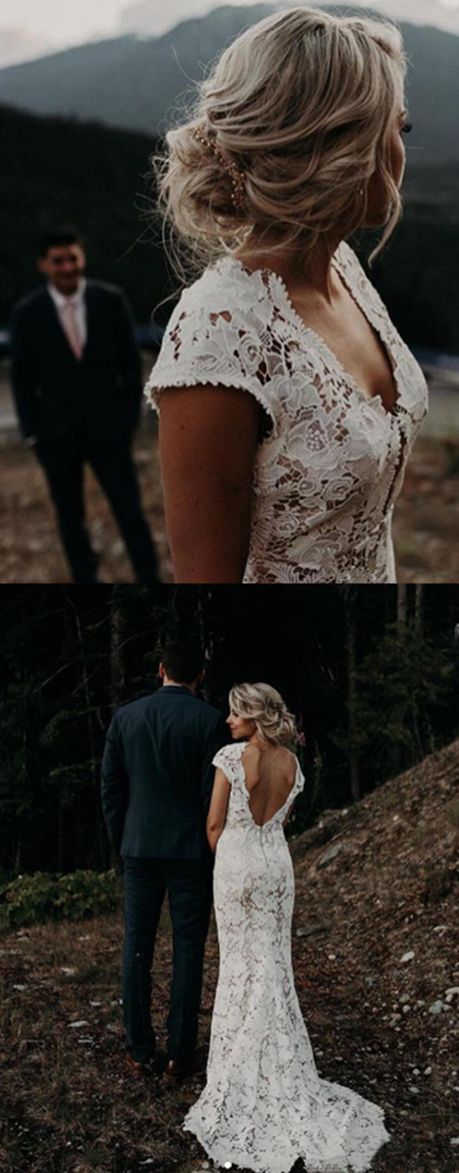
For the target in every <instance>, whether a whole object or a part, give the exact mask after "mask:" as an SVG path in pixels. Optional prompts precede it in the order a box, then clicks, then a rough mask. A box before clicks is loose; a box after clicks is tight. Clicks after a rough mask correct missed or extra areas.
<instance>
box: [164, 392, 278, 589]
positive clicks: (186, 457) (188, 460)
mask: <svg viewBox="0 0 459 1173" xmlns="http://www.w3.org/2000/svg"><path fill="white" fill-rule="evenodd" d="M259 410H260V409H259V407H258V404H257V402H256V400H255V399H254V398H253V396H252V395H249V394H247V393H246V392H245V391H241V390H237V389H235V388H234V389H233V388H228V387H209V386H207V387H204V386H203V387H170V388H168V389H167V390H165V391H163V392H162V394H161V415H160V425H159V448H160V459H161V469H162V479H163V489H164V501H165V508H166V524H167V531H168V536H169V543H170V547H171V554H172V563H173V569H174V578H175V581H176V582H188V583H189V582H241V581H242V577H243V573H244V567H245V563H246V560H247V553H248V547H249V536H250V514H251V494H252V479H253V466H254V461H255V452H256V446H257V437H258V427H259Z"/></svg>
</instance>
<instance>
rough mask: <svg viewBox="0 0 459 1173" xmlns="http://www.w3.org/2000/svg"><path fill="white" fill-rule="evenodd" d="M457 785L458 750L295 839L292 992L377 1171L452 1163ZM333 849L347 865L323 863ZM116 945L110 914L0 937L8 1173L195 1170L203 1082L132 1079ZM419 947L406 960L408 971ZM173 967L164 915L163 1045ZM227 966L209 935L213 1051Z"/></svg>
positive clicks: (418, 1170) (0, 1087)
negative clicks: (367, 1139)
mask: <svg viewBox="0 0 459 1173" xmlns="http://www.w3.org/2000/svg"><path fill="white" fill-rule="evenodd" d="M458 779H459V742H456V743H454V745H452V746H450V747H448V748H447V749H445V750H442V751H441V752H440V753H438V754H436V755H435V756H434V757H432V758H430V759H427V760H426V762H424V763H423V764H422V765H421V766H419V767H418V768H416V769H415V770H412V771H410V772H409V773H408V774H406V775H404V776H403V777H402V778H400V779H396V780H395V781H393V782H390V783H387V784H386V785H385V786H384V787H383V788H382V789H381V790H379V791H376V792H375V793H374V794H373V795H370V796H369V797H367V798H366V799H364V801H363V802H361V803H360V804H359V805H358V806H357V807H355V808H352V809H351V810H350V811H349V812H347V813H346V812H330V813H329V814H325V815H324V816H322V818H321V819H320V821H319V822H318V824H317V825H316V826H315V827H313V828H312V829H311V830H309V831H307V832H306V833H305V834H304V835H302V836H299V837H298V838H297V839H295V840H294V841H293V843H292V853H293V857H294V864H295V873H296V884H297V901H296V913H295V921H294V934H293V942H294V969H295V979H296V983H297V989H298V995H299V999H300V1003H301V1006H302V1009H303V1012H304V1014H305V1017H306V1021H307V1023H308V1028H309V1031H310V1035H311V1039H312V1042H313V1045H314V1049H315V1054H316V1059H317V1064H318V1067H319V1071H320V1073H321V1075H323V1076H324V1077H326V1078H327V1079H332V1080H335V1081H337V1082H339V1083H343V1084H346V1085H348V1086H350V1087H352V1088H354V1089H355V1090H357V1091H359V1092H360V1093H362V1094H363V1095H365V1096H367V1097H368V1098H370V1099H374V1100H375V1101H376V1102H377V1103H379V1104H381V1105H382V1106H383V1107H384V1108H385V1110H386V1121H387V1125H388V1128H389V1131H390V1133H391V1137H392V1139H391V1142H390V1144H388V1145H386V1146H384V1148H383V1149H382V1150H381V1151H380V1153H379V1154H378V1155H377V1156H376V1158H375V1160H374V1162H373V1166H372V1169H373V1170H374V1173H452V1170H453V1168H454V1154H455V1152H457V1150H455V1149H454V1148H453V1147H451V1145H450V1140H451V1138H452V1137H454V1136H457V1135H458V1128H457V1121H456V1122H455V1121H454V1116H453V1101H454V1089H455V1088H456V1089H457V1087H458V1085H459V1074H458V1070H457V1067H458V1064H457V1040H458V1027H457V1017H456V1013H457V1005H458V1002H459V999H458V998H457V997H456V996H452V997H451V998H450V1000H449V1001H448V1002H447V1001H446V991H447V990H448V989H451V988H452V987H457V986H459V971H458V970H457V969H456V970H455V969H454V957H455V956H456V957H457V941H456V942H455V933H456V934H457V925H458V918H457V901H456V899H455V897H456V894H457V881H458V866H457V857H456V851H457V839H458V831H457V793H458ZM338 844H339V845H340V852H339V854H337V855H336V856H335V858H334V859H333V860H331V861H330V862H328V863H326V862H324V858H325V856H326V853H327V852H328V850H329V848H330V847H331V846H334V847H335V846H337V845H338ZM121 937H122V923H121V917H112V918H106V919H101V920H95V921H92V922H82V923H80V924H77V925H75V924H72V925H68V924H61V925H53V926H51V925H45V926H37V927H34V928H31V929H27V930H21V931H20V932H15V933H10V934H8V935H6V936H4V937H3V938H1V939H0V951H1V953H0V962H1V972H2V974H3V979H2V980H3V1001H2V1010H1V1016H2V1020H1V1021H2V1040H3V1041H2V1044H1V1052H0V1096H1V1101H0V1102H1V1104H2V1115H3V1135H2V1139H1V1140H0V1164H1V1168H2V1169H4V1170H5V1173H141V1171H143V1170H148V1171H149V1170H152V1171H153V1173H159V1171H161V1173H169V1171H172V1170H177V1173H191V1171H192V1170H196V1169H198V1168H200V1167H201V1158H202V1152H201V1151H200V1150H199V1146H198V1145H197V1144H194V1143H193V1141H192V1139H191V1138H190V1137H189V1135H188V1134H184V1133H183V1132H182V1129H181V1122H182V1120H183V1117H184V1115H185V1112H186V1110H187V1108H188V1106H189V1105H190V1104H191V1103H192V1102H193V1101H194V1100H195V1099H196V1097H197V1095H198V1094H199V1090H200V1088H201V1086H202V1079H199V1078H194V1079H193V1080H190V1081H187V1082H186V1083H185V1084H184V1085H183V1087H182V1088H181V1089H178V1090H175V1091H174V1090H170V1089H167V1088H166V1087H165V1086H163V1085H162V1084H161V1081H159V1080H157V1079H152V1080H151V1081H148V1082H146V1083H142V1084H140V1085H139V1084H137V1083H136V1082H132V1080H131V1078H130V1077H129V1076H128V1075H127V1074H126V1072H125V1069H124V1065H123V1037H122V1030H121V1022H120V1006H119V989H120V962H121V954H120V948H121ZM455 944H456V949H455ZM411 952H413V953H414V957H413V958H412V960H410V961H406V962H404V961H402V958H403V956H404V954H405V953H411ZM170 964H171V958H170V941H169V933H168V921H167V916H166V915H165V916H164V918H163V923H162V930H161V933H160V936H159V940H158V945H157V953H156V964H155V975H157V976H156V982H155V988H154V999H153V1001H154V1010H155V1021H156V1025H157V1027H158V1028H159V1034H160V1040H159V1041H160V1043H161V1042H162V1041H163V1040H164V1036H163V1034H162V1033H161V1032H163V1030H164V1020H165V1014H166V1007H167V996H168V984H169V976H170ZM217 966H218V954H217V943H216V936H215V929H214V927H212V929H211V933H210V937H209V942H208V950H207V961H206V974H205V987H204V996H203V1002H202V1013H201V1046H202V1048H203V1050H202V1053H203V1055H204V1054H205V1050H206V1047H207V1043H208V1033H209V1024H210V1016H211V1009H212V1001H213V994H214V989H215V981H216V976H217ZM66 969H67V970H70V971H73V972H67V973H66V972H65V970H66ZM18 986H20V987H23V988H21V989H18V988H17V987H18ZM438 999H440V1000H442V1002H443V1004H444V1006H445V1007H448V1008H447V1009H444V1010H442V1012H441V1013H440V1014H439V1015H438V1016H435V1015H433V1014H431V1013H430V1007H431V1005H432V1004H433V1003H434V1002H435V1001H437V1000H438ZM405 1006H408V1007H409V1009H408V1010H407V1011H405V1010H404V1007H405ZM72 1021H73V1022H81V1023H83V1025H81V1026H79V1027H72V1026H70V1023H71V1022H72ZM413 1089H415V1090H413ZM300 1169H302V1166H301V1165H300V1164H298V1167H297V1166H295V1173H300Z"/></svg>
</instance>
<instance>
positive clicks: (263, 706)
mask: <svg viewBox="0 0 459 1173" xmlns="http://www.w3.org/2000/svg"><path fill="white" fill-rule="evenodd" d="M229 705H230V709H231V712H232V713H234V714H235V716H237V717H243V718H244V719H245V720H247V721H253V722H254V724H255V727H256V730H257V733H258V734H259V736H260V737H262V738H264V739H265V741H274V742H279V743H280V744H283V743H285V742H288V741H291V740H292V738H293V736H294V734H295V719H294V717H293V715H292V713H289V711H288V709H287V706H286V704H285V702H284V701H283V700H282V697H281V695H280V692H277V689H275V688H271V685H270V684H237V685H235V687H234V688H232V689H231V692H230V694H229Z"/></svg>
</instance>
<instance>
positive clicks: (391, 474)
mask: <svg viewBox="0 0 459 1173" xmlns="http://www.w3.org/2000/svg"><path fill="white" fill-rule="evenodd" d="M333 265H334V267H335V269H336V270H337V272H338V273H339V274H340V276H341V278H342V280H343V282H344V284H345V285H346V287H347V289H348V290H349V292H350V293H351V296H352V297H353V298H354V301H355V302H356V303H357V305H358V306H359V308H360V309H361V310H362V312H363V313H364V315H365V317H366V318H367V320H368V322H369V323H370V325H371V326H372V327H373V329H374V330H375V331H376V333H377V335H378V336H379V338H380V340H381V342H382V344H383V345H384V346H385V348H386V352H387V354H388V357H389V359H390V361H391V364H392V367H393V374H394V383H395V386H396V392H397V394H396V403H395V406H394V410H393V411H392V412H388V411H387V410H386V408H385V407H384V404H383V402H382V399H381V396H379V395H377V396H375V397H374V398H372V399H368V397H366V396H365V393H364V392H363V391H362V390H360V389H359V387H358V386H357V384H356V383H355V381H354V380H353V379H352V377H351V376H350V375H349V374H348V373H347V372H346V371H345V370H344V369H343V367H342V366H341V364H340V363H339V361H338V359H337V358H336V356H335V355H334V354H333V353H332V351H331V350H329V348H328V346H327V345H326V343H325V342H324V340H323V339H322V338H321V337H320V336H319V335H318V334H316V333H315V331H313V330H311V329H309V328H308V327H306V326H305V324H304V322H303V321H302V320H301V318H300V317H299V316H298V314H297V313H296V311H295V309H294V307H293V305H292V303H291V301H290V299H289V296H288V292H287V289H286V286H285V285H284V282H283V281H282V279H281V277H279V276H278V275H277V274H276V273H274V272H272V271H270V270H256V271H254V272H250V271H249V270H247V269H246V268H245V267H244V266H243V265H242V264H241V262H240V261H238V260H237V259H236V258H235V257H231V256H225V257H223V258H221V259H220V260H218V261H217V262H216V264H214V265H213V266H211V267H210V268H208V269H207V270H206V271H205V273H204V274H203V275H202V277H201V278H200V279H199V280H198V281H196V282H195V283H194V285H192V286H190V287H189V288H188V289H186V290H185V291H184V292H183V294H182V296H181V298H180V301H179V303H178V305H177V306H176V308H175V310H174V312H173V314H172V316H171V319H170V322H169V326H168V329H167V331H166V335H165V338H164V341H163V345H162V348H161V352H160V354H159V357H158V359H157V362H156V364H155V366H154V368H153V370H152V373H151V375H150V378H149V380H148V382H147V384H146V388H145V393H146V395H147V397H148V398H149V399H150V401H151V402H152V404H153V406H154V407H155V408H156V409H157V410H158V411H159V399H160V392H161V390H162V389H164V388H165V387H171V386H193V385H197V384H209V383H210V384H211V385H214V386H218V385H222V386H225V387H237V388H242V389H243V390H246V391H248V392H249V393H250V394H251V395H253V396H254V397H255V399H256V400H257V401H258V403H259V404H260V405H261V407H262V408H263V410H264V413H265V419H266V420H267V422H268V423H269V430H268V434H267V435H265V437H264V439H263V440H262V441H261V442H260V444H259V446H258V450H257V457H256V462H255V468H254V480H253V511H252V524H251V539H250V549H249V555H248V560H247V565H246V569H245V575H244V582H246V583H257V582H265V583H271V582H307V583H314V582H362V583H363V582H367V583H370V582H373V583H380V582H394V581H395V563H394V555H393V547H392V537H391V520H392V512H393V507H394V503H395V501H396V498H397V496H398V494H399V492H400V489H401V486H402V484H403V478H404V473H405V468H406V463H407V460H408V457H409V454H410V452H411V449H412V446H413V443H414V439H415V436H416V433H417V430H418V428H419V425H420V423H421V421H422V419H423V417H424V415H425V413H426V410H427V387H426V382H425V379H424V376H423V374H422V371H421V369H420V367H419V365H418V363H417V362H416V360H415V359H414V357H413V355H412V354H411V353H410V351H409V350H408V348H407V346H406V345H405V343H404V342H403V341H402V339H401V338H400V336H399V334H398V333H397V331H396V330H395V327H394V326H393V325H392V322H391V321H390V318H389V315H388V313H387V310H386V309H385V307H384V305H383V303H382V301H381V299H380V298H379V295H378V294H377V292H376V290H375V289H374V288H373V286H372V285H371V283H370V281H369V280H368V278H367V277H366V275H365V273H364V270H363V269H362V267H361V265H360V263H359V261H358V260H357V257H356V256H355V254H354V253H353V251H352V249H351V248H349V246H348V245H347V244H341V245H340V246H339V248H338V249H337V251H336V253H335V255H334V257H333Z"/></svg>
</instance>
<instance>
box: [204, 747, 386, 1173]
mask: <svg viewBox="0 0 459 1173" xmlns="http://www.w3.org/2000/svg"><path fill="white" fill-rule="evenodd" d="M245 748H246V746H245V743H242V744H235V745H229V746H225V747H224V748H223V749H221V750H219V752H218V753H217V755H216V757H215V758H214V764H215V765H216V766H220V768H221V769H222V770H223V772H224V774H225V776H226V778H227V779H228V781H229V782H230V784H231V794H230V801H229V807H228V815H227V821H226V825H225V828H224V831H223V834H222V835H221V837H220V839H219V841H218V844H217V852H216V861H215V878H214V897H215V912H216V918H217V928H218V940H219V948H220V972H219V979H218V986H217V993H216V998H215V1006H214V1012H213V1017H212V1027H211V1039H210V1051H209V1060H208V1067H207V1083H206V1086H205V1088H204V1091H203V1092H202V1095H201V1096H200V1098H199V1100H198V1101H197V1103H196V1104H194V1105H193V1107H192V1108H191V1109H190V1111H189V1112H188V1115H187V1116H186V1119H185V1122H184V1128H185V1129H186V1130H187V1131H189V1132H192V1133H194V1134H195V1136H197V1138H198V1140H199V1141H200V1143H201V1144H202V1146H203V1147H204V1149H205V1150H206V1152H207V1154H208V1155H209V1156H210V1157H211V1158H212V1159H213V1160H214V1161H215V1162H216V1163H217V1165H219V1166H221V1167H223V1168H225V1167H226V1168H227V1167H230V1163H231V1165H233V1166H239V1167H241V1168H243V1169H252V1170H256V1171H257V1173H289V1170H290V1169H291V1167H292V1165H293V1164H294V1163H295V1161H296V1160H297V1159H298V1158H299V1157H302V1158H303V1161H304V1164H305V1166H306V1169H307V1173H347V1170H358V1171H359V1173H361V1171H363V1170H366V1169H369V1167H370V1163H371V1159H372V1157H373V1155H374V1153H375V1152H376V1150H377V1149H378V1148H379V1147H380V1145H382V1144H384V1143H385V1142H386V1141H387V1140H388V1139H389V1135H388V1133H387V1132H386V1129H385V1127H384V1122H383V1111H382V1109H381V1108H379V1107H377V1105H375V1104H373V1103H371V1102H370V1101H368V1100H365V1099H363V1098H362V1096H360V1095H358V1094H357V1093H356V1092H353V1091H350V1090H349V1089H348V1088H345V1087H342V1086H341V1085H340V1084H336V1083H330V1082H329V1081H328V1080H326V1079H320V1078H319V1076H318V1074H317V1070H316V1067H315V1063H314V1058H313V1054H312V1049H311V1044H310V1041H309V1036H308V1033H307V1030H306V1026H305V1023H304V1020H303V1017H302V1014H301V1010H300V1006H299V1003H298V999H297V995H296V992H295V985H294V977H293V970H292V961H291V918H292V910H293V899H294V880H293V868H292V862H291V857H290V852H289V850H288V847H287V843H286V840H285V836H284V830H283V825H282V821H283V819H284V818H285V815H286V814H287V812H288V810H289V809H290V806H291V804H292V802H293V801H294V799H295V798H296V796H297V794H299V792H300V790H302V789H303V785H304V778H303V775H302V773H301V770H300V768H299V766H297V772H296V780H295V783H294V786H293V789H292V791H291V792H290V795H289V797H288V799H287V801H286V802H285V803H284V805H283V806H282V808H281V809H280V810H279V811H277V813H276V814H275V815H274V817H273V818H271V819H270V820H269V822H267V823H265V824H264V826H262V827H260V826H258V825H257V824H256V823H255V822H254V819H253V817H252V814H251V811H250V806H249V794H248V791H247V788H246V785H245V774H244V768H243V764H242V761H241V755H242V753H243V751H244V749H245Z"/></svg>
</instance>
